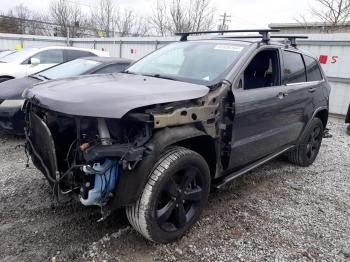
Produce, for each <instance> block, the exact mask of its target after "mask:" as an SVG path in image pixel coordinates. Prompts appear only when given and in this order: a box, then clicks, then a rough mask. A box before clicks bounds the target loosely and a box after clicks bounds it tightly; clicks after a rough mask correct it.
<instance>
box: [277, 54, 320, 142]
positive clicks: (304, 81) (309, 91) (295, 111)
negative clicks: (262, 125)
mask: <svg viewBox="0 0 350 262" xmlns="http://www.w3.org/2000/svg"><path fill="white" fill-rule="evenodd" d="M304 60H305V62H307V63H308V71H309V74H308V75H307V73H306V71H307V70H306V67H305V62H304ZM312 64H313V62H312V61H310V60H309V59H306V58H305V57H303V55H302V54H301V53H299V52H297V51H294V50H293V51H291V50H283V83H284V84H285V91H284V93H285V94H286V97H285V102H286V105H285V108H284V110H285V111H286V121H287V122H288V125H289V126H290V131H291V132H290V138H289V140H290V142H291V143H296V141H297V139H298V137H299V136H300V134H301V132H302V130H303V129H304V127H305V126H306V124H307V122H308V121H309V120H310V118H311V117H312V114H313V112H314V111H315V102H316V101H314V95H315V92H316V91H317V83H316V82H314V81H309V82H308V78H309V80H312V78H319V77H316V74H317V72H313V71H312V70H313V69H312V68H311V67H312ZM316 65H318V64H317V62H316ZM320 91H321V92H322V90H320Z"/></svg>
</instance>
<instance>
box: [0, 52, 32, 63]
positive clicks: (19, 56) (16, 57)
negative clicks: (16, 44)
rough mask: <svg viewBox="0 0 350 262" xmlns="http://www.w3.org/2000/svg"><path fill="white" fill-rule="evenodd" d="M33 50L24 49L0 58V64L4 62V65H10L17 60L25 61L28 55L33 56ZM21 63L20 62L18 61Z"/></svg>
mask: <svg viewBox="0 0 350 262" xmlns="http://www.w3.org/2000/svg"><path fill="white" fill-rule="evenodd" d="M35 50H36V49H35V48H24V49H21V50H20V51H17V52H14V53H12V54H9V55H7V56H5V57H2V58H1V59H0V62H5V63H11V62H15V61H18V60H22V59H23V60H24V59H27V58H28V57H29V56H30V55H32V54H33V51H35ZM20 62H22V61H20Z"/></svg>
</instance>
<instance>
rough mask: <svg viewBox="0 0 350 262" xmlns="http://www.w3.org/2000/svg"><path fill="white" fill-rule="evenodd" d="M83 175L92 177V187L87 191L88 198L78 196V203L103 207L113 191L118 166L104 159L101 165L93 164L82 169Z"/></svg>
mask: <svg viewBox="0 0 350 262" xmlns="http://www.w3.org/2000/svg"><path fill="white" fill-rule="evenodd" d="M83 171H84V174H85V175H87V176H91V175H94V176H95V183H94V187H93V188H92V189H90V190H89V192H88V197H87V198H86V199H84V198H83V197H81V196H80V202H81V203H82V204H83V205H85V206H93V205H94V206H104V205H106V204H107V201H108V199H109V198H110V197H111V195H112V193H113V192H114V190H115V187H116V183H117V180H118V164H117V162H116V161H113V160H110V159H106V160H105V161H104V162H103V163H102V164H101V163H95V164H94V165H93V166H92V167H89V168H88V167H87V166H86V167H83Z"/></svg>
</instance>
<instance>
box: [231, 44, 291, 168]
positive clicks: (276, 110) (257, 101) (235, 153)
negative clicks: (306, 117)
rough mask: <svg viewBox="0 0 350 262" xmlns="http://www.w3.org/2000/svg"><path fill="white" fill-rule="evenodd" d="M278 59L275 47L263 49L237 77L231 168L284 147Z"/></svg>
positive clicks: (284, 112)
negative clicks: (238, 78) (237, 86)
mask: <svg viewBox="0 0 350 262" xmlns="http://www.w3.org/2000/svg"><path fill="white" fill-rule="evenodd" d="M280 56H281V53H280V50H279V49H277V48H268V49H264V50H262V51H260V52H258V53H257V54H256V55H255V56H254V57H253V58H252V60H251V61H250V63H249V64H248V66H247V67H246V68H244V69H243V70H244V71H243V72H242V73H241V74H240V80H239V82H240V84H239V85H240V86H241V87H240V88H238V89H236V90H234V97H235V119H234V125H233V131H232V142H231V157H230V164H229V167H230V168H231V169H233V168H237V167H240V166H243V165H246V164H249V163H251V162H254V161H256V160H258V159H260V158H263V157H265V156H267V155H269V154H272V153H274V152H277V151H279V150H281V149H282V148H283V147H285V146H286V144H288V140H286V137H288V135H287V134H288V133H289V131H288V128H289V126H286V125H285V123H286V121H285V114H286V111H285V103H286V102H285V100H284V98H285V95H284V91H285V86H283V85H282V84H281V66H280V61H281V57H280Z"/></svg>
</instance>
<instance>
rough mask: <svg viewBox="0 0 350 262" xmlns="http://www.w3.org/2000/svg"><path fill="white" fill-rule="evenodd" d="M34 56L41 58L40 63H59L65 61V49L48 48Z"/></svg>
mask: <svg viewBox="0 0 350 262" xmlns="http://www.w3.org/2000/svg"><path fill="white" fill-rule="evenodd" d="M32 57H33V58H38V59H40V64H58V63H62V62H63V50H61V49H57V50H46V51H42V52H39V53H37V54H36V55H34V56H32Z"/></svg>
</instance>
